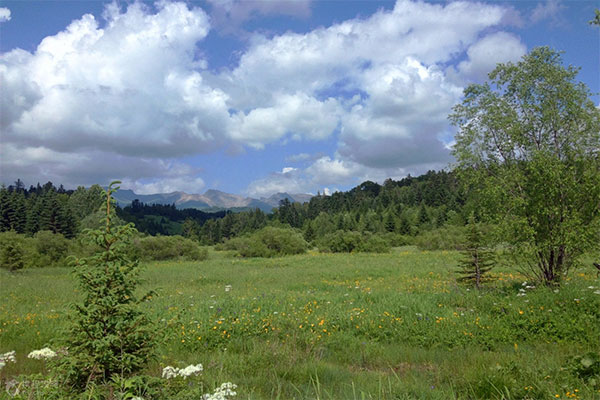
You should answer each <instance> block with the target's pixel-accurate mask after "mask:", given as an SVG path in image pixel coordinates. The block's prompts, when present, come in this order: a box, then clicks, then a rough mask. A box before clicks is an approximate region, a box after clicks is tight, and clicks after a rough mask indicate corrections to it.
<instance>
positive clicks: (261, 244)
mask: <svg viewBox="0 0 600 400" xmlns="http://www.w3.org/2000/svg"><path fill="white" fill-rule="evenodd" d="M307 248H308V243H306V241H305V240H304V238H303V237H302V234H301V233H300V232H298V231H297V230H295V229H290V228H275V227H272V226H267V227H265V228H263V229H261V230H259V231H256V232H254V233H253V234H252V235H250V236H243V237H239V238H233V239H230V240H228V241H227V242H225V243H224V244H223V245H222V246H220V249H223V250H235V251H237V252H238V254H239V255H240V256H241V257H275V256H283V255H290V254H301V253H304V252H305V251H306V249H307Z"/></svg>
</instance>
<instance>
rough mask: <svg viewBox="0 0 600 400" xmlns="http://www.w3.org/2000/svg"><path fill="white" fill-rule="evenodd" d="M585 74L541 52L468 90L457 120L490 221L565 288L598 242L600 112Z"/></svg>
mask: <svg viewBox="0 0 600 400" xmlns="http://www.w3.org/2000/svg"><path fill="white" fill-rule="evenodd" d="M577 72H578V69H577V68H575V67H573V66H568V67H564V66H563V64H562V59H561V55H560V53H558V52H556V51H554V50H552V49H550V48H548V47H540V48H536V49H534V50H532V51H531V53H529V54H527V55H525V56H524V57H523V58H522V60H521V61H519V62H517V63H510V62H509V63H506V64H499V65H498V66H497V67H496V69H494V71H492V72H491V73H490V75H489V81H488V82H487V83H485V84H482V85H470V86H469V87H468V88H467V89H466V90H465V97H464V100H463V102H462V103H461V104H458V105H457V106H455V108H454V113H453V114H452V115H451V116H450V119H451V121H452V122H453V123H454V124H455V125H456V126H457V127H458V133H457V135H456V145H455V146H454V156H455V157H456V159H457V160H458V167H459V171H460V176H461V178H462V179H463V181H464V182H465V183H466V184H467V185H468V187H469V189H470V190H469V193H470V195H471V197H472V199H475V200H476V201H477V203H478V205H480V208H479V210H478V211H479V212H480V216H481V217H482V218H488V219H490V220H492V221H494V222H497V223H499V225H500V227H501V228H502V230H501V233H502V240H503V241H505V242H506V243H510V244H512V245H514V249H515V250H516V251H515V254H522V255H525V256H526V260H527V262H528V265H529V267H530V271H531V273H533V274H534V275H535V276H536V277H537V278H539V279H540V280H542V281H543V282H545V283H546V284H557V283H559V282H560V280H561V277H562V276H563V275H564V273H566V272H567V271H568V269H569V268H570V267H571V266H573V265H574V263H575V262H576V260H577V258H578V257H579V256H580V255H581V254H583V253H584V252H585V251H587V250H589V249H592V248H597V247H598V246H599V245H600V243H599V240H598V238H599V235H600V110H598V109H597V108H596V107H595V105H594V103H593V102H592V101H591V100H590V92H589V90H588V88H587V87H586V86H585V85H584V84H583V83H581V82H577V81H576V80H575V79H576V76H577Z"/></svg>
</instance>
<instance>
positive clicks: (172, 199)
mask: <svg viewBox="0 0 600 400" xmlns="http://www.w3.org/2000/svg"><path fill="white" fill-rule="evenodd" d="M113 196H114V198H115V200H116V201H117V204H118V205H119V206H121V207H125V206H128V205H130V204H131V202H132V201H133V200H135V199H138V200H139V201H141V202H142V203H145V204H175V207H177V208H179V209H183V208H196V209H198V210H202V211H220V210H235V211H242V210H249V209H255V208H259V209H261V210H262V211H264V212H271V210H272V209H273V208H274V207H278V206H279V202H280V201H281V200H283V199H288V200H289V201H290V202H299V203H304V202H306V201H309V200H310V198H311V197H312V195H310V194H289V193H276V194H274V195H272V196H269V197H261V198H260V199H254V198H252V197H242V196H238V195H235V194H230V193H225V192H221V191H219V190H214V189H210V190H207V191H206V192H205V193H204V194H188V193H185V192H172V193H156V194H136V193H134V192H133V190H129V189H121V190H119V191H118V192H116V193H115V194H114V195H113Z"/></svg>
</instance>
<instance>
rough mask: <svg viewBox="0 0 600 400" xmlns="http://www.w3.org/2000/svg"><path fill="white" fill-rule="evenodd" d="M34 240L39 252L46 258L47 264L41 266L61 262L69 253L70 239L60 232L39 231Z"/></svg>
mask: <svg viewBox="0 0 600 400" xmlns="http://www.w3.org/2000/svg"><path fill="white" fill-rule="evenodd" d="M34 241H35V249H36V250H37V253H38V254H39V255H40V256H41V257H42V258H45V260H44V261H45V262H44V264H45V265H44V264H42V265H40V266H48V265H53V264H61V263H62V262H63V261H64V260H65V258H66V257H67V255H68V253H69V240H67V239H66V238H65V237H64V236H63V235H61V234H60V233H52V232H50V231H39V232H37V233H36V234H35V236H34Z"/></svg>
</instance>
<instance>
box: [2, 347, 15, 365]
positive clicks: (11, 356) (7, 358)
mask: <svg viewBox="0 0 600 400" xmlns="http://www.w3.org/2000/svg"><path fill="white" fill-rule="evenodd" d="M15 354H16V353H15V351H14V350H13V351H9V352H8V353H4V354H0V369H2V368H4V367H5V366H6V364H8V363H9V362H11V363H14V362H17V359H16V358H15Z"/></svg>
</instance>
